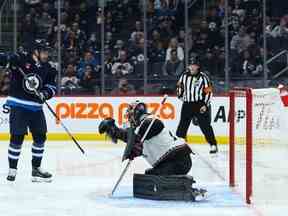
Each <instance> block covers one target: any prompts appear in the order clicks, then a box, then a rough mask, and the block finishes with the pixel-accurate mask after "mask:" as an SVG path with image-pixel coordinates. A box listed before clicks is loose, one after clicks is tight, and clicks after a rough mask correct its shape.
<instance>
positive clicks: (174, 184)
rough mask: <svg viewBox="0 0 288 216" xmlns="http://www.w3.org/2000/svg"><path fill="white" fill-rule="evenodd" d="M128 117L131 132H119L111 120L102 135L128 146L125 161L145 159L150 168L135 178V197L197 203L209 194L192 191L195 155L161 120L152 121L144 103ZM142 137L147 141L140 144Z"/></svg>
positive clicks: (104, 123)
mask: <svg viewBox="0 0 288 216" xmlns="http://www.w3.org/2000/svg"><path fill="white" fill-rule="evenodd" d="M126 114H127V117H128V121H129V123H130V126H131V127H130V128H128V129H122V128H119V127H117V126H116V125H115V121H114V119H111V118H108V119H105V120H103V121H102V122H101V123H100V125H99V132H100V133H101V134H102V133H106V134H107V135H108V136H109V137H110V138H111V139H112V140H113V141H114V142H117V140H118V139H120V140H122V141H124V142H126V143H127V146H126V150H125V152H124V155H123V160H126V159H129V160H133V159H134V158H136V157H139V156H143V157H144V158H145V159H146V160H147V162H148V163H149V164H150V165H151V167H152V168H150V169H147V170H146V171H145V175H143V174H135V175H134V188H133V189H134V190H133V191H134V196H135V197H140V198H147V199H159V200H193V201H194V200H195V199H196V197H197V196H198V195H203V194H204V193H205V192H206V191H205V190H202V189H201V190H198V189H196V188H192V184H193V183H194V180H193V178H192V177H191V176H187V175H186V174H187V173H188V172H189V171H190V169H191V167H192V161H191V157H190V154H191V153H192V151H191V149H190V147H189V146H188V145H187V144H186V143H185V140H184V139H179V138H177V137H176V136H174V135H173V134H172V132H171V131H169V130H168V129H167V128H166V127H165V125H164V123H163V122H162V121H161V120H160V119H154V121H153V118H154V116H153V115H151V114H149V113H148V112H147V107H146V104H144V103H143V102H140V101H136V102H134V103H132V104H130V105H129V107H128V109H127V112H126ZM151 122H152V125H151V126H150V124H151ZM149 126H150V127H149ZM147 130H149V131H147ZM131 131H132V132H131ZM145 133H147V134H146V136H145V135H144V134H145ZM143 136H145V139H144V141H143V142H141V140H142V137H143ZM155 190H156V191H155Z"/></svg>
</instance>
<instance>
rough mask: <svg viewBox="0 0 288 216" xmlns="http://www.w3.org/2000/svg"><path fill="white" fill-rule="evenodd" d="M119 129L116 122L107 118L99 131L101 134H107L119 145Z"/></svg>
mask: <svg viewBox="0 0 288 216" xmlns="http://www.w3.org/2000/svg"><path fill="white" fill-rule="evenodd" d="M117 129H118V127H117V126H116V124H115V120H114V119H112V118H106V119H104V120H102V121H101V123H100V125H99V127H98V131H99V133H100V134H103V133H106V134H107V136H109V137H110V138H111V139H112V141H113V142H114V143H117Z"/></svg>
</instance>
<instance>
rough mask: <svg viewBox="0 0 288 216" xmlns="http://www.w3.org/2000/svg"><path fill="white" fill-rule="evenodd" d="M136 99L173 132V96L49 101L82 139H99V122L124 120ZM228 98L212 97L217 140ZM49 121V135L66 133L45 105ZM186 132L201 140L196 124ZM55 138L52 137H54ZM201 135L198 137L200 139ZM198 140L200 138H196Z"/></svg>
mask: <svg viewBox="0 0 288 216" xmlns="http://www.w3.org/2000/svg"><path fill="white" fill-rule="evenodd" d="M136 99H138V100H141V101H143V102H145V103H146V104H147V105H148V109H149V112H155V111H157V112H158V113H159V118H160V119H162V120H164V122H165V124H166V126H167V127H169V128H170V129H171V130H172V131H173V132H175V131H176V129H177V125H178V122H179V119H180V113H181V106H182V102H181V101H180V100H178V99H177V98H176V97H168V99H167V101H166V103H165V104H164V105H162V106H161V105H160V102H161V99H162V98H161V97H57V98H54V99H52V100H49V101H48V103H49V104H50V105H51V107H53V109H54V111H55V112H56V113H57V115H58V116H59V118H60V119H61V120H62V121H63V122H64V123H65V125H66V126H67V127H68V128H69V129H70V130H71V132H72V133H75V134H76V136H77V135H78V137H80V139H81V138H83V139H87V140H89V139H91V140H94V139H99V138H100V137H101V136H99V135H97V134H98V125H99V123H100V121H101V120H102V119H104V118H106V117H112V118H114V119H115V120H116V122H117V124H118V125H122V124H123V122H125V121H126V120H125V111H126V108H127V105H128V103H131V102H133V101H135V100H136ZM5 101H6V99H5V98H0V105H1V114H0V132H1V134H2V136H0V139H2V140H3V139H7V136H8V133H9V114H8V108H7V107H6V106H5ZM228 104H229V103H228V97H214V98H213V100H212V104H211V105H212V115H211V116H212V126H213V128H214V131H215V134H216V136H217V138H218V140H219V139H221V137H222V138H223V139H226V140H227V135H228V121H229V115H228V113H229V112H228V111H229V110H228ZM244 107H245V105H244V100H237V113H236V122H237V123H238V127H237V130H238V132H239V133H240V134H241V132H242V131H243V130H244V128H243V126H244V120H245V115H246V114H245V109H244ZM44 111H45V114H46V120H47V124H48V130H49V131H48V138H52V139H54V140H55V139H63V137H67V136H65V132H64V130H63V129H62V127H61V125H60V124H59V122H57V120H56V119H55V118H54V117H53V115H51V113H50V112H49V110H48V109H47V107H45V105H44ZM188 135H189V136H190V138H191V137H192V138H191V139H193V138H194V139H195V141H196V140H198V141H199V142H202V141H203V138H202V133H201V131H200V129H199V127H198V126H194V125H193V124H191V126H190V129H189V132H188ZM53 137H54V138H53ZM199 137H200V138H199ZM199 139H200V140H199Z"/></svg>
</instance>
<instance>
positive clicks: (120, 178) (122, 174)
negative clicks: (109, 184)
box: [110, 95, 168, 196]
mask: <svg viewBox="0 0 288 216" xmlns="http://www.w3.org/2000/svg"><path fill="white" fill-rule="evenodd" d="M167 98H168V95H164V97H163V99H162V101H161V106H162V105H163V104H165V102H166V100H167ZM160 108H161V107H160ZM160 108H159V109H158V110H160ZM154 116H157V113H155V114H154ZM155 120H156V118H155V117H154V118H153V120H152V121H151V123H150V124H149V126H148V128H147V130H146V131H145V133H144V135H143V137H142V139H141V142H142V143H143V142H144V140H145V138H146V136H147V134H148V132H149V131H150V129H151V127H152V125H153V123H154V122H155ZM131 163H132V160H129V161H128V163H127V164H126V166H125V168H124V169H123V171H122V172H121V175H120V176H119V178H118V180H117V182H116V184H115V186H114V187H113V189H112V192H111V194H110V196H113V194H114V192H115V191H116V189H117V188H118V186H119V184H120V182H121V181H122V179H123V177H124V175H125V174H126V172H127V170H128V169H129V167H130V165H131Z"/></svg>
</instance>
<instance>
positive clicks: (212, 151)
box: [209, 145, 218, 154]
mask: <svg viewBox="0 0 288 216" xmlns="http://www.w3.org/2000/svg"><path fill="white" fill-rule="evenodd" d="M209 153H210V154H217V153H218V146H217V145H210V151H209Z"/></svg>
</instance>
